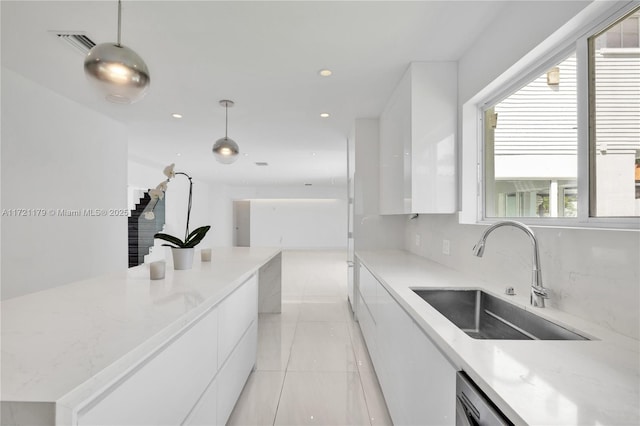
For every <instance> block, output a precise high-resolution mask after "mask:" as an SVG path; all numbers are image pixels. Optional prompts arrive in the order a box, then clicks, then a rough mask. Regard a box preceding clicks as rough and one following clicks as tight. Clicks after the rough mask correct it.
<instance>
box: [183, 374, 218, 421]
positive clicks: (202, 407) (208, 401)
mask: <svg viewBox="0 0 640 426" xmlns="http://www.w3.org/2000/svg"><path fill="white" fill-rule="evenodd" d="M217 421H218V378H217V377H216V378H215V379H213V380H212V381H211V383H210V384H209V387H207V389H206V390H205V391H204V393H203V394H202V397H201V398H200V401H198V404H197V405H196V406H195V407H194V408H193V411H191V414H190V415H189V417H188V418H187V420H186V421H185V422H184V425H185V426H203V425H216V424H218V423H217Z"/></svg>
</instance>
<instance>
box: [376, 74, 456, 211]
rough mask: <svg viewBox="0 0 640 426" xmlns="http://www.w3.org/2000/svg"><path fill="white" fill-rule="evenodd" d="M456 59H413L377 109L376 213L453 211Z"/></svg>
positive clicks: (454, 196) (454, 201)
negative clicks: (382, 108)
mask: <svg viewBox="0 0 640 426" xmlns="http://www.w3.org/2000/svg"><path fill="white" fill-rule="evenodd" d="M456 117H457V64H456V63H455V62H414V63H412V64H411V65H410V66H409V69H408V70H407V72H406V73H405V75H404V76H403V77H402V80H401V81H400V83H399V84H398V86H396V88H395V90H394V92H393V94H392V95H391V97H390V98H389V101H388V102H387V105H386V106H385V108H384V111H383V112H382V114H381V115H380V213H381V214H408V213H454V212H455V211H456V208H457V205H456V201H457V195H456V126H457V119H456Z"/></svg>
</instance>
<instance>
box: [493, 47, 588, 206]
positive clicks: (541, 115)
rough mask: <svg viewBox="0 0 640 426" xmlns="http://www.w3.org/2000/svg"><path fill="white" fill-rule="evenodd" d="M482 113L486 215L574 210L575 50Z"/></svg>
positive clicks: (575, 160) (575, 195) (575, 154)
mask: <svg viewBox="0 0 640 426" xmlns="http://www.w3.org/2000/svg"><path fill="white" fill-rule="evenodd" d="M485 114H486V119H485V178H486V187H485V195H486V198H485V201H486V202H485V206H486V215H487V216H488V217H562V216H576V214H577V196H578V191H577V176H578V175H577V165H578V157H577V146H578V132H577V92H576V57H575V55H571V56H570V57H568V58H567V59H565V60H564V61H562V62H561V63H559V64H557V65H556V66H554V67H552V68H550V69H549V70H548V71H547V72H545V73H543V74H542V75H540V76H538V78H536V79H535V80H533V81H531V82H530V83H529V84H527V85H526V86H524V87H523V88H521V89H520V90H518V91H517V92H515V93H513V94H512V95H510V96H509V97H507V98H506V99H504V100H502V101H500V102H499V103H497V104H496V105H494V106H493V107H492V108H489V109H488V110H487V111H486V112H485Z"/></svg>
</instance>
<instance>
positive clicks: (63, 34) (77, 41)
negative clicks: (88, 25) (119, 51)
mask: <svg viewBox="0 0 640 426" xmlns="http://www.w3.org/2000/svg"><path fill="white" fill-rule="evenodd" d="M51 33H53V34H54V35H55V36H56V37H57V38H58V40H62V41H64V42H65V43H66V44H68V45H69V46H72V47H73V48H75V49H77V50H79V51H80V52H82V54H83V55H86V54H87V53H89V50H91V48H92V47H93V46H95V45H96V44H95V43H94V41H93V40H91V39H90V38H89V37H88V36H87V35H86V34H85V33H83V32H71V31H51Z"/></svg>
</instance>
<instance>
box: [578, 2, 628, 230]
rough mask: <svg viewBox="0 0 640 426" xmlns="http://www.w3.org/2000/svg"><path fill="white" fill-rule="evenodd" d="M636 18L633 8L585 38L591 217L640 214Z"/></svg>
mask: <svg viewBox="0 0 640 426" xmlns="http://www.w3.org/2000/svg"><path fill="white" fill-rule="evenodd" d="M639 18H640V11H637V10H636V11H635V12H634V13H632V14H630V15H628V16H627V17H625V18H623V19H622V20H620V21H618V22H617V23H615V24H614V25H612V26H611V27H609V28H607V29H606V30H605V31H603V32H601V33H600V34H597V35H595V36H593V37H591V38H589V65H590V66H589V109H590V114H589V116H590V123H589V126H590V139H591V147H592V150H591V158H590V161H591V171H592V172H591V174H592V177H595V179H593V178H592V179H591V180H590V184H591V188H590V194H591V197H590V199H589V200H590V204H591V205H590V213H591V216H598V217H611V216H612V217H617V216H640V201H639V200H638V197H637V192H638V191H637V189H636V180H637V179H638V178H637V177H636V175H637V172H636V170H637V164H638V158H639V157H640V155H639V153H640V48H639V46H640V39H639V34H640V33H639V31H638V29H639V27H638V22H639V21H640V19H639ZM601 46H606V47H601ZM593 175H595V176H593Z"/></svg>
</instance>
